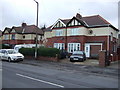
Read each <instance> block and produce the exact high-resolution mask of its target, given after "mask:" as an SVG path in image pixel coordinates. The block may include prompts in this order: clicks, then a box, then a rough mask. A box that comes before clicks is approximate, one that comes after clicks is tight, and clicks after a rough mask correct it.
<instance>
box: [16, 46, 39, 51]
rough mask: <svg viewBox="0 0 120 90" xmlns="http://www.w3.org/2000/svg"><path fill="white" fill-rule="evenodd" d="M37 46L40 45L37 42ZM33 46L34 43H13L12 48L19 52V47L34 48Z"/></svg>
mask: <svg viewBox="0 0 120 90" xmlns="http://www.w3.org/2000/svg"><path fill="white" fill-rule="evenodd" d="M37 46H38V47H40V45H39V44H38V45H37ZM34 47H36V44H19V45H15V47H14V50H16V51H17V52H19V49H20V48H34Z"/></svg>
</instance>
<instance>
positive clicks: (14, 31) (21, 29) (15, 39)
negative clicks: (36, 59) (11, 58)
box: [2, 23, 44, 47]
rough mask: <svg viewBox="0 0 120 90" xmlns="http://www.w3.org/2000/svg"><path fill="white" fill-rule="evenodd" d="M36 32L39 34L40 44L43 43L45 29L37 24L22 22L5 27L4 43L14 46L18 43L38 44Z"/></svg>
mask: <svg viewBox="0 0 120 90" xmlns="http://www.w3.org/2000/svg"><path fill="white" fill-rule="evenodd" d="M36 32H37V34H38V42H37V43H38V44H42V38H43V35H44V34H43V31H42V30H41V29H40V28H38V27H37V26H35V25H27V24H26V23H22V25H21V26H18V27H14V26H13V27H12V28H5V30H4V31H3V40H2V43H3V44H8V45H10V46H12V47H14V46H15V45H16V44H36Z"/></svg>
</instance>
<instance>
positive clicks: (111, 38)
mask: <svg viewBox="0 0 120 90" xmlns="http://www.w3.org/2000/svg"><path fill="white" fill-rule="evenodd" d="M111 41H113V33H111Z"/></svg>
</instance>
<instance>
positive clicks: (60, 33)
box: [55, 30, 63, 36]
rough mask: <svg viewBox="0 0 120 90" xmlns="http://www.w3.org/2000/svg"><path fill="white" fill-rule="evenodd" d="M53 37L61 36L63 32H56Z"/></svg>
mask: <svg viewBox="0 0 120 90" xmlns="http://www.w3.org/2000/svg"><path fill="white" fill-rule="evenodd" d="M55 36H63V30H56V32H55Z"/></svg>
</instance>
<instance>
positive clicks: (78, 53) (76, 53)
mask: <svg viewBox="0 0 120 90" xmlns="http://www.w3.org/2000/svg"><path fill="white" fill-rule="evenodd" d="M81 54H83V52H80V51H79V52H74V53H73V55H81Z"/></svg>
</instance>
